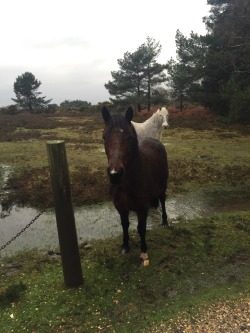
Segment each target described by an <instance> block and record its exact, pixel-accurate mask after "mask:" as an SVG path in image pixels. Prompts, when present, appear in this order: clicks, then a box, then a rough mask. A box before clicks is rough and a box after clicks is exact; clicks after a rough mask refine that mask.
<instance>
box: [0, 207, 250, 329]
mask: <svg viewBox="0 0 250 333" xmlns="http://www.w3.org/2000/svg"><path fill="white" fill-rule="evenodd" d="M120 242H121V239H120V237H118V238H115V239H109V240H105V241H96V242H91V243H90V244H87V245H86V244H82V245H81V246H80V254H81V260H82V267H83V272H84V284H83V285H82V286H81V287H79V288H75V289H67V288H65V286H64V283H63V276H62V268H61V259H60V256H56V255H54V256H51V255H48V254H46V253H37V252H28V253H21V254H20V255H18V256H16V257H13V258H8V259H7V258H6V259H2V260H1V274H0V275H1V282H0V312H1V316H0V331H1V332H37V333H43V332H44V333H45V332H60V333H63V332H65V333H66V332H119V333H120V332H150V331H151V330H152V328H154V327H156V326H157V325H159V324H160V323H161V322H162V321H165V322H168V321H170V320H171V321H173V320H174V319H175V318H176V317H177V316H178V314H180V312H182V311H185V313H186V314H190V315H192V314H193V313H195V312H197V311H198V309H201V308H202V306H203V304H204V303H205V304H208V303H209V302H214V301H216V300H218V299H223V298H229V297H237V295H239V294H241V295H242V294H243V295H245V296H247V295H249V292H250V288H249V286H250V248H249V244H250V212H237V213H231V214H221V215H216V216H213V217H210V218H206V219H199V220H193V221H191V222H189V223H184V224H181V223H180V224H176V225H174V226H173V227H172V228H169V229H164V228H160V227H159V228H155V229H153V230H149V231H148V234H147V242H148V246H149V256H150V265H149V266H148V267H140V266H139V245H138V236H137V235H136V234H132V236H131V253H130V254H128V255H123V256H122V255H121V254H120Z"/></svg>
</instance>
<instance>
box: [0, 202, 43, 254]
mask: <svg viewBox="0 0 250 333" xmlns="http://www.w3.org/2000/svg"><path fill="white" fill-rule="evenodd" d="M46 210H47V208H44V209H43V210H42V211H41V212H40V213H39V214H38V215H37V216H35V217H34V218H33V219H32V220H31V221H30V223H28V224H27V225H26V226H25V227H24V228H23V229H21V231H19V232H18V233H17V234H16V235H15V236H14V237H12V238H11V239H10V240H9V241H8V242H7V243H6V244H4V245H3V246H1V247H0V251H2V250H3V249H5V248H6V247H7V246H8V245H10V243H12V242H13V241H14V240H15V239H16V238H17V237H19V236H20V235H21V234H22V233H23V232H24V231H25V230H26V229H28V228H29V227H30V226H31V225H32V224H33V223H34V222H35V221H36V220H37V219H38V218H39V217H40V216H41V215H42V214H43V213H44V212H45V211H46Z"/></svg>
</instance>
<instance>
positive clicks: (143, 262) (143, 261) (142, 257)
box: [140, 252, 149, 267]
mask: <svg viewBox="0 0 250 333" xmlns="http://www.w3.org/2000/svg"><path fill="white" fill-rule="evenodd" d="M140 260H141V266H143V267H146V266H148V265H149V258H148V254H147V253H144V252H142V253H141V255H140Z"/></svg>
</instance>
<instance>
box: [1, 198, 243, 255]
mask: <svg viewBox="0 0 250 333" xmlns="http://www.w3.org/2000/svg"><path fill="white" fill-rule="evenodd" d="M206 200H207V198H206V196H205V195H203V194H202V193H189V194H180V195H177V196H175V197H174V198H170V199H168V200H167V213H168V217H169V220H170V221H171V222H172V223H174V222H176V221H178V220H180V219H185V220H188V219H193V218H197V217H202V216H204V215H207V214H209V213H212V212H213V211H214V210H215V207H211V206H210V205H209V204H208V202H207V201H206ZM247 207H248V209H249V203H248V206H246V208H247ZM223 210H224V211H225V210H226V207H225V204H224V206H223ZM0 213H1V212H0ZM37 214H38V211H37V210H36V209H33V208H19V207H13V209H12V211H11V214H10V215H9V216H6V217H4V218H1V220H0V247H1V246H2V245H3V244H5V243H6V242H8V241H9V240H10V239H12V237H13V236H15V235H16V234H17V233H18V232H20V231H21V230H22V229H23V228H24V227H25V226H26V225H27V224H28V223H29V222H30V221H31V220H32V219H33V218H34V217H35V216H36V215H37ZM75 221H76V228H77V236H78V239H79V242H85V241H89V240H92V239H104V238H107V237H112V236H117V235H120V234H121V233H122V228H121V226H120V219H119V215H118V213H117V212H116V210H115V209H114V207H113V204H112V203H111V202H107V203H102V204H97V205H91V206H85V207H82V208H76V209H75ZM130 221H131V225H130V229H131V230H136V228H137V220H136V216H135V214H133V213H131V214H130ZM160 224H161V212H160V209H152V210H151V211H150V214H149V217H148V229H150V228H153V227H155V226H159V225H160ZM58 247H59V243H58V236H57V228H56V219H55V214H54V211H50V212H47V213H44V214H43V215H42V216H40V217H39V219H38V220H37V221H35V222H34V224H32V225H31V226H30V227H29V228H28V229H26V230H25V232H23V233H21V235H20V236H19V237H17V239H16V240H14V241H13V242H11V244H10V245H8V246H7V247H6V248H5V249H3V250H2V251H1V252H0V256H6V255H7V256H9V255H13V254H15V253H16V252H18V251H20V250H25V249H32V248H39V249H45V250H55V249H56V248H58Z"/></svg>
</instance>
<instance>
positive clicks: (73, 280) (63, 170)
mask: <svg viewBox="0 0 250 333" xmlns="http://www.w3.org/2000/svg"><path fill="white" fill-rule="evenodd" d="M46 146H47V152H48V159H49V167H50V176H51V184H52V190H53V195H54V204H55V213H56V222H57V230H58V237H59V245H60V252H61V258H62V267H63V275H64V282H65V285H66V286H67V287H78V286H79V285H81V284H83V276H82V269H81V261H80V255H79V249H78V242H77V234H76V227H75V217H74V211H73V205H72V198H71V189H70V180H69V171H68V162H67V156H66V149H65V144H64V141H59V140H57V141H48V142H47V143H46Z"/></svg>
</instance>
